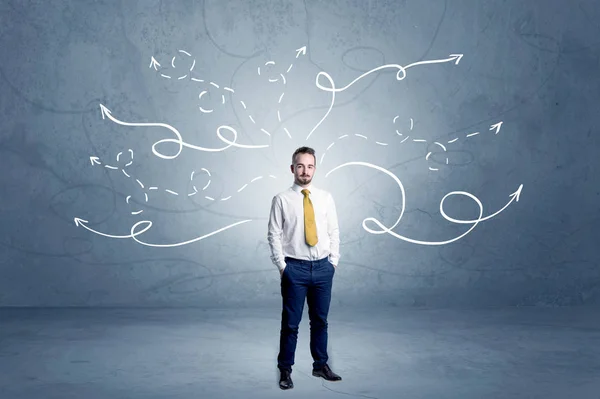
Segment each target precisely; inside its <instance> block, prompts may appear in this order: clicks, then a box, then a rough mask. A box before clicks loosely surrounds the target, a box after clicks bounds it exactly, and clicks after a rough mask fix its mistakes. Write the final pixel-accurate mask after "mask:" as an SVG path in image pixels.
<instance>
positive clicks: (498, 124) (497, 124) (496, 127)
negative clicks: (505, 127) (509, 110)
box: [490, 121, 503, 134]
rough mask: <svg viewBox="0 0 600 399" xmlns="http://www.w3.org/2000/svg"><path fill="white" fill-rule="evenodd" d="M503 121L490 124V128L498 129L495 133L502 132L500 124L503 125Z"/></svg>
mask: <svg viewBox="0 0 600 399" xmlns="http://www.w3.org/2000/svg"><path fill="white" fill-rule="evenodd" d="M502 123H503V122H502V121H500V122H498V123H496V124H495V125H492V126H490V130H494V129H496V133H494V134H498V132H500V126H502Z"/></svg>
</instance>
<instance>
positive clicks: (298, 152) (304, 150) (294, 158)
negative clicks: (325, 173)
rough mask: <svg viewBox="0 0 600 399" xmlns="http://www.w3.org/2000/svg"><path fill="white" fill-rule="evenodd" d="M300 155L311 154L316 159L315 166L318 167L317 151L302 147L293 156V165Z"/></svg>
mask: <svg viewBox="0 0 600 399" xmlns="http://www.w3.org/2000/svg"><path fill="white" fill-rule="evenodd" d="M298 154H310V155H312V156H313V158H315V166H317V156H316V155H315V150H313V149H312V148H310V147H300V148H298V149H297V150H296V151H294V154H293V155H292V165H294V164H295V162H296V155H298Z"/></svg>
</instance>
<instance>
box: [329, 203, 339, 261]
mask: <svg viewBox="0 0 600 399" xmlns="http://www.w3.org/2000/svg"><path fill="white" fill-rule="evenodd" d="M327 233H328V234H329V243H330V244H329V245H330V253H329V261H330V262H331V263H333V264H334V265H335V266H337V264H338V262H339V260H340V228H339V225H338V217H337V211H336V209H335V201H334V200H333V196H332V195H331V194H329V200H328V207H327Z"/></svg>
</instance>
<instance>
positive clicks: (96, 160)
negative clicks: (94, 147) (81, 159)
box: [90, 156, 100, 165]
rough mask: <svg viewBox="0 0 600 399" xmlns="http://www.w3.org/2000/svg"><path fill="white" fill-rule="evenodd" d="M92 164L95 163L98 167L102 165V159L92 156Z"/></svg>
mask: <svg viewBox="0 0 600 399" xmlns="http://www.w3.org/2000/svg"><path fill="white" fill-rule="evenodd" d="M90 162H91V163H92V165H93V164H94V163H95V164H97V165H100V158H98V157H94V156H92V157H90Z"/></svg>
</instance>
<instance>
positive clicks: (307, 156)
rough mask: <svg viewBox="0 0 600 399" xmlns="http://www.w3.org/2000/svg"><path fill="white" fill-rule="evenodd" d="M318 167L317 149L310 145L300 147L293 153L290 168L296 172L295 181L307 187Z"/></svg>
mask: <svg viewBox="0 0 600 399" xmlns="http://www.w3.org/2000/svg"><path fill="white" fill-rule="evenodd" d="M316 168H317V157H316V156H315V150H313V149H312V148H310V147H300V148H298V149H297V150H296V151H294V154H293V155H292V164H291V165H290V169H291V171H292V173H293V174H294V183H296V184H297V185H299V186H302V187H306V186H308V185H309V184H310V182H311V181H312V178H313V176H314V174H315V170H316Z"/></svg>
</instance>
